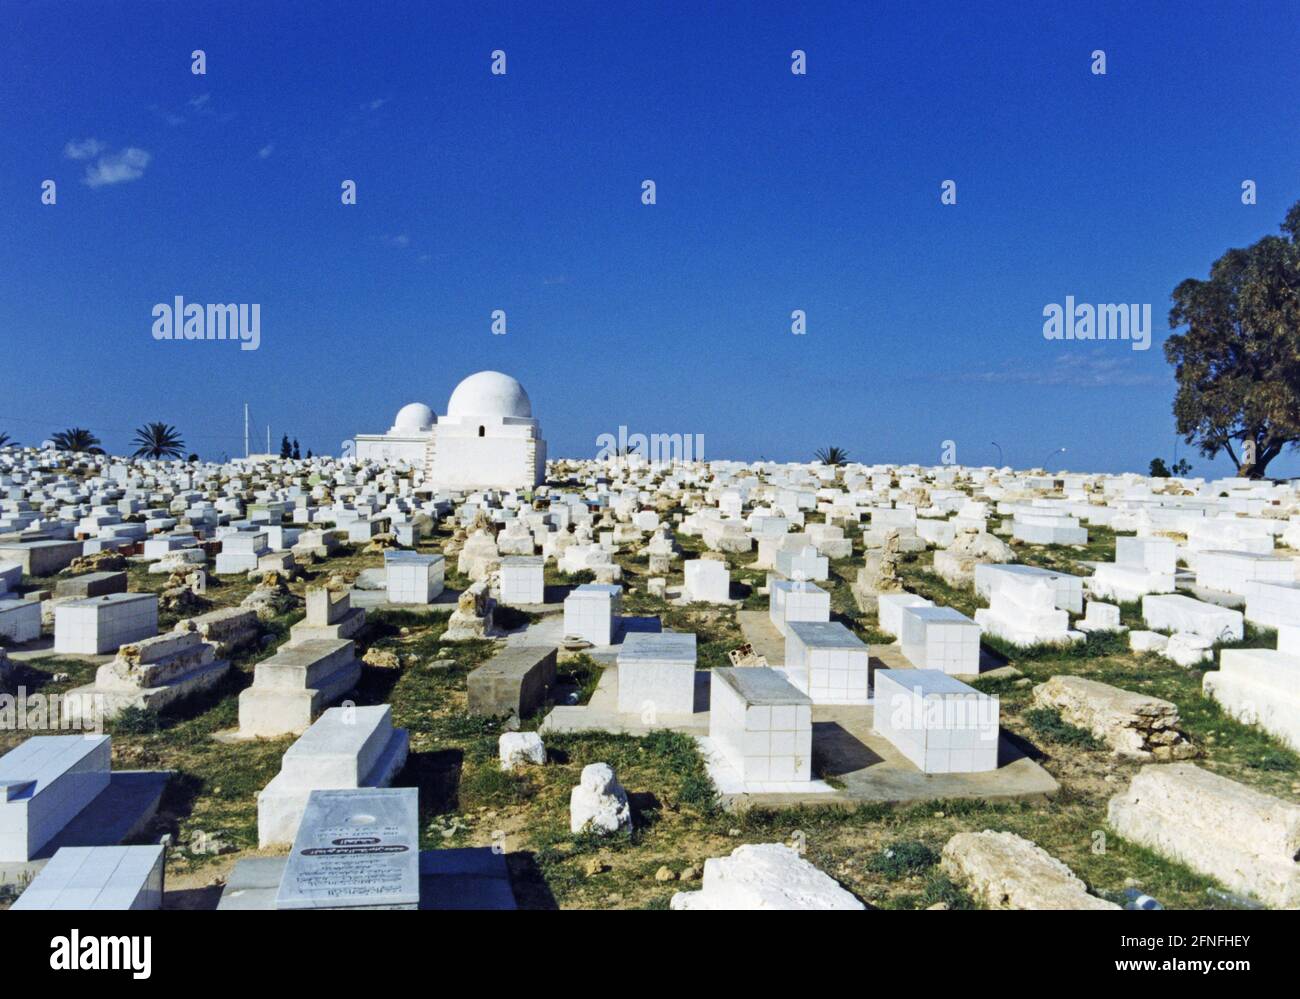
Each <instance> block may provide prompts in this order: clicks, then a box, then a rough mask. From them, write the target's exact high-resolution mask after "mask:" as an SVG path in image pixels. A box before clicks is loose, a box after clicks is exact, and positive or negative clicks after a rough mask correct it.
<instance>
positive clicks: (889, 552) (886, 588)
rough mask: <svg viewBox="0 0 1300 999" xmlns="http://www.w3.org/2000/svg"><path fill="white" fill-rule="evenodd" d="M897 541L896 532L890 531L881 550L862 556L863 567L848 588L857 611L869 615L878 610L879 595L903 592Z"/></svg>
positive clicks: (898, 543)
mask: <svg viewBox="0 0 1300 999" xmlns="http://www.w3.org/2000/svg"><path fill="white" fill-rule="evenodd" d="M899 539H900V535H899V533H898V531H896V530H891V531H890V532H889V533H888V534H887V535H885V544H884V548H883V549H881V550H880V551H879V552H867V553H866V555H865V556H863V566H862V568H861V569H859V570H858V575H857V579H856V580H854V582H853V585H852V586H851V587H850V588H849V589H850V591H851V592H852V594H853V599H854V601H855V602H856V603H857V605H858V609H859V610H861V611H862V612H863V613H867V614H869V613H871V612H873V611H875V610H877V609H878V607H879V605H880V601H879V599H878V598H879V596H880V594H882V593H902V592H903V580H902V578H901V577H900V576H899V574H898V565H899V560H900V557H899V551H900V547H899V546H900V541H899Z"/></svg>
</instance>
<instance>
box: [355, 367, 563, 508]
mask: <svg viewBox="0 0 1300 999" xmlns="http://www.w3.org/2000/svg"><path fill="white" fill-rule="evenodd" d="M356 456H357V458H358V459H360V460H362V461H380V462H384V463H389V462H405V463H406V464H408V465H411V466H412V467H415V468H422V469H424V473H425V475H424V481H425V484H427V485H430V486H432V487H433V488H435V489H447V490H478V489H529V488H531V487H533V486H536V485H539V484H541V482H542V480H543V478H544V476H545V472H546V441H544V440H543V439H542V436H541V426H540V424H539V423H538V422H537V421H536V420H535V419H533V404H532V402H531V401H530V400H529V398H528V393H527V392H525V391H524V387H523V386H522V385H520V384H519V382H518V381H516V380H515V379H514V378H511V377H510V376H509V375H504V374H502V373H501V372H499V371H480V372H478V373H477V374H473V375H470V376H469V377H468V378H466V379H464V380H463V381H462V382H461V383H460V384H459V385H457V386H456V389H455V391H453V392H452V393H451V398H450V399H449V400H447V415H446V416H442V417H439V416H436V415H435V414H434V412H433V410H432V409H430V408H429V407H428V406H426V405H425V404H424V403H421V402H413V403H410V404H408V405H406V406H403V407H402V408H401V409H400V410H398V412H397V416H396V418H395V419H394V420H393V426H392V428H391V429H390V430H389V431H388V432H387V433H385V434H358V435H357V437H356Z"/></svg>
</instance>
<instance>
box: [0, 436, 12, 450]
mask: <svg viewBox="0 0 1300 999" xmlns="http://www.w3.org/2000/svg"><path fill="white" fill-rule="evenodd" d="M12 441H13V438H12V437H10V436H9V435H8V434H4V433H0V447H4V446H5V445H7V444H9V443H11V442H12Z"/></svg>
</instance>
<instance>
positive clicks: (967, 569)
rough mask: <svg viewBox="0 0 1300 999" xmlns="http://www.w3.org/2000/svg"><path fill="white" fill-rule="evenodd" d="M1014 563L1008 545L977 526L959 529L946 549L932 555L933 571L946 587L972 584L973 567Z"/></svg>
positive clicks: (1013, 550) (1013, 552) (1012, 551)
mask: <svg viewBox="0 0 1300 999" xmlns="http://www.w3.org/2000/svg"><path fill="white" fill-rule="evenodd" d="M1015 561H1016V552H1015V549H1013V548H1012V547H1011V546H1010V545H1008V544H1007V543H1006V542H1005V541H1002V540H1001V539H1000V538H995V537H994V536H993V535H992V534H988V533H987V532H985V531H981V530H980V529H979V528H977V527H972V526H963V527H962V528H960V529H959V530H958V531H957V535H956V537H955V538H954V539H953V542H952V544H950V545H949V546H948V547H947V549H945V550H944V551H941V552H935V553H934V571H935V572H937V573H938V574H939V576H941V577H942V578H943V580H944V582H946V583H947V584H948V585H949V586H956V587H964V586H973V585H974V584H975V566H977V565H983V564H995V565H1001V564H1004V563H1011V562H1015Z"/></svg>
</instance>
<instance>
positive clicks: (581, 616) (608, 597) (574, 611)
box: [564, 583, 623, 645]
mask: <svg viewBox="0 0 1300 999" xmlns="http://www.w3.org/2000/svg"><path fill="white" fill-rule="evenodd" d="M622 595H623V588H622V587H621V586H607V585H604V584H600V583H584V584H583V585H582V586H579V587H578V588H577V589H576V590H574V591H573V592H572V593H570V594H569V595H568V596H567V597H565V598H564V633H565V634H566V635H577V636H578V637H579V638H581V639H583V640H584V641H587V642H590V643H591V644H592V645H609V644H610V643H611V642H612V641H613V634H614V615H615V614H616V613H618V609H619V606H620V602H621V598H622Z"/></svg>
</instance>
